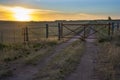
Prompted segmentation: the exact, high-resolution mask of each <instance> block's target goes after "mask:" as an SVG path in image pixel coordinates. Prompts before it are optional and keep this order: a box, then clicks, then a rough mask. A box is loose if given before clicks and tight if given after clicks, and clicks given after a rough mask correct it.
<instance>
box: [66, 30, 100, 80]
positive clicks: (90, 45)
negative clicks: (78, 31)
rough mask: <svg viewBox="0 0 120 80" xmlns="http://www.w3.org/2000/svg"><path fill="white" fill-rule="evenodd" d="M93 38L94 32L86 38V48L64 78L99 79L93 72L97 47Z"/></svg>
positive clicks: (70, 79)
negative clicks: (76, 63)
mask: <svg viewBox="0 0 120 80" xmlns="http://www.w3.org/2000/svg"><path fill="white" fill-rule="evenodd" d="M91 33H93V31H92V30H91V31H90V34H91ZM94 38H95V34H93V35H91V36H89V37H88V38H87V39H86V42H85V45H86V49H85V52H84V54H83V56H82V58H81V60H80V63H79V65H78V67H77V69H76V70H75V71H74V72H73V73H71V74H70V75H69V76H68V77H66V79H65V80H99V79H98V78H97V75H96V72H95V66H96V63H94V61H95V60H96V58H97V54H98V51H99V48H98V46H97V45H95V39H94Z"/></svg>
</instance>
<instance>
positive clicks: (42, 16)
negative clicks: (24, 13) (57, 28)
mask: <svg viewBox="0 0 120 80" xmlns="http://www.w3.org/2000/svg"><path fill="white" fill-rule="evenodd" d="M11 8H13V7H9V6H2V5H0V19H2V20H15V19H14V16H13V14H14V13H13V12H12V11H11ZM26 9H29V8H26ZM29 10H31V11H32V12H31V13H30V16H31V20H33V21H54V20H94V19H107V16H106V15H100V14H89V13H67V12H61V11H54V10H45V9H31V8H30V9H29ZM108 16H110V15H108ZM112 17H115V18H118V17H117V16H112Z"/></svg>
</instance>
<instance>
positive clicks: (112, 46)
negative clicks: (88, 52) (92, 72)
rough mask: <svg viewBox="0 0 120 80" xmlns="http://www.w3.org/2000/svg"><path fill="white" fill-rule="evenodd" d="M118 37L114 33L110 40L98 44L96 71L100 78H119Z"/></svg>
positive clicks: (103, 79) (119, 79) (106, 79)
mask: <svg viewBox="0 0 120 80" xmlns="http://www.w3.org/2000/svg"><path fill="white" fill-rule="evenodd" d="M119 41H120V37H119V35H117V36H116V35H115V36H114V37H113V40H112V41H111V42H104V43H102V44H100V46H101V52H100V54H99V60H98V73H99V75H100V78H101V79H102V80H120V72H119V71H120V46H119V44H120V42H119Z"/></svg>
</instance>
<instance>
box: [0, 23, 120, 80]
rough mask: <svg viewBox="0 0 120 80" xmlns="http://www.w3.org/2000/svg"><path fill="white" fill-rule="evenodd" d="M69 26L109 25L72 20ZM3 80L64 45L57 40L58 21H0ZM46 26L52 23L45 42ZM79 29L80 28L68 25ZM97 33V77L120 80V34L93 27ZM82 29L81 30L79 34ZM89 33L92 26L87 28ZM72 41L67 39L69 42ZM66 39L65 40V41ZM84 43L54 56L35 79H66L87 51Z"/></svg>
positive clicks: (106, 79)
mask: <svg viewBox="0 0 120 80" xmlns="http://www.w3.org/2000/svg"><path fill="white" fill-rule="evenodd" d="M62 23H68V24H78V23H79V24H87V23H91V24H93V23H108V22H104V21H80V22H79V21H76V22H74V21H69V22H62ZM0 24H1V25H0V79H3V78H6V77H9V76H12V75H14V74H13V72H15V71H16V69H17V68H18V69H19V68H22V67H25V66H32V67H36V65H38V64H39V63H40V62H42V61H43V60H44V59H46V58H48V57H49V56H50V55H52V54H53V52H52V51H54V49H55V48H56V47H57V46H59V45H60V44H62V43H64V42H63V41H58V27H57V26H58V22H40V23H39V22H0ZM46 24H49V38H48V39H46ZM24 27H28V29H29V39H30V42H29V43H26V44H23V38H24V36H23V32H22V29H23V28H24ZM67 27H68V28H69V29H70V30H73V31H74V30H76V29H77V28H79V27H80V26H67ZM93 27H95V29H96V30H99V29H100V28H101V27H103V28H101V30H99V32H97V33H96V38H97V41H98V42H96V43H95V44H97V45H98V46H99V47H100V52H99V56H98V62H97V67H96V69H97V73H98V74H97V75H99V78H100V79H101V80H119V79H120V78H119V76H120V72H119V70H120V54H119V53H120V42H119V41H120V34H119V30H117V28H115V31H114V32H115V33H114V34H113V35H111V36H109V35H108V27H106V28H105V26H93ZM81 29H82V27H81V28H79V29H78V30H76V32H79V31H80V30H81ZM70 30H68V29H67V28H65V27H63V36H64V35H66V34H69V35H66V36H64V37H72V36H74V35H75V34H74V32H73V33H71V31H70ZM87 30H88V32H87V34H89V31H90V30H89V27H88V29H87ZM68 39H69V38H67V40H68ZM65 40H66V39H65ZM84 49H85V46H84V42H83V41H81V40H78V41H75V42H73V43H72V44H71V45H69V46H67V47H65V48H63V49H62V50H61V51H60V52H59V54H57V55H55V56H54V57H53V58H52V59H51V60H50V61H49V62H48V64H47V65H46V66H45V67H44V68H43V69H42V70H41V69H39V70H38V73H36V74H35V76H34V78H33V80H64V78H65V77H66V76H68V75H69V74H70V73H72V72H73V71H74V70H75V69H76V67H77V65H78V63H79V61H80V59H81V57H82V55H83V52H84Z"/></svg>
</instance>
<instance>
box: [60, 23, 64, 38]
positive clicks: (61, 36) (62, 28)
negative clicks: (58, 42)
mask: <svg viewBox="0 0 120 80" xmlns="http://www.w3.org/2000/svg"><path fill="white" fill-rule="evenodd" d="M60 30H61V37H63V24H61V29H60Z"/></svg>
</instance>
